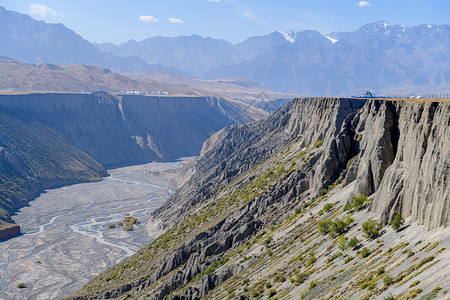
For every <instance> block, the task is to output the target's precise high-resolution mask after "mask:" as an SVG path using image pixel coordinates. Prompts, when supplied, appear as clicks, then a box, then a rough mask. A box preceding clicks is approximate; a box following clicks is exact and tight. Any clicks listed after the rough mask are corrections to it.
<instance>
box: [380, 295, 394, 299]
mask: <svg viewBox="0 0 450 300" xmlns="http://www.w3.org/2000/svg"><path fill="white" fill-rule="evenodd" d="M383 299H384V300H395V297H394V295H392V294H389V295H387V296H386V297H383Z"/></svg>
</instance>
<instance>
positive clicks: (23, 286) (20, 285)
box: [17, 282, 27, 289]
mask: <svg viewBox="0 0 450 300" xmlns="http://www.w3.org/2000/svg"><path fill="white" fill-rule="evenodd" d="M17 287H18V288H19V289H24V288H26V287H27V286H26V285H25V283H23V282H19V283H18V284H17Z"/></svg>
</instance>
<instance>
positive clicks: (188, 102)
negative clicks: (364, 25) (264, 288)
mask: <svg viewBox="0 0 450 300" xmlns="http://www.w3.org/2000/svg"><path fill="white" fill-rule="evenodd" d="M0 107H2V109H3V108H18V109H21V110H24V111H26V112H30V113H32V114H33V115H35V116H36V117H37V118H38V119H39V120H40V121H41V122H43V123H44V124H47V125H48V126H50V127H51V128H53V129H56V130H57V131H59V132H60V133H61V134H62V135H63V136H65V138H66V139H67V141H68V142H70V143H71V144H72V145H74V146H75V147H77V148H78V149H81V150H82V151H84V152H85V153H87V154H89V155H90V156H92V157H93V158H94V159H96V160H98V161H99V162H101V163H102V164H104V165H117V164H121V165H123V164H138V163H145V162H150V161H153V160H170V159H176V158H178V157H180V156H195V155H198V154H199V153H200V150H201V147H202V143H203V142H204V141H205V140H206V139H207V138H209V136H211V135H212V134H213V133H215V132H216V131H218V130H220V129H222V128H223V127H225V126H227V125H231V124H242V123H247V122H251V121H254V120H256V119H258V118H262V117H264V116H265V115H267V114H266V113H264V112H262V111H259V110H257V109H255V108H252V107H250V106H248V105H245V104H242V103H240V102H232V101H227V100H224V99H216V98H207V97H171V96H165V97H159V96H129V95H127V96H126V95H124V96H114V95H92V94H58V93H47V94H23V95H0Z"/></svg>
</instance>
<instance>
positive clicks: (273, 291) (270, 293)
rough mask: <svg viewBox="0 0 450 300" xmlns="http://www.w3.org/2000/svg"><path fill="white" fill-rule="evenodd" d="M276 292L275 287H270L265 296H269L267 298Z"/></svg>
mask: <svg viewBox="0 0 450 300" xmlns="http://www.w3.org/2000/svg"><path fill="white" fill-rule="evenodd" d="M276 294H277V291H276V290H275V289H270V290H269V292H268V293H267V296H269V298H271V297H273V296H275V295H276Z"/></svg>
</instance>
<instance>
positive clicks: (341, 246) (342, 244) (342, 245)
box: [338, 234, 348, 250]
mask: <svg viewBox="0 0 450 300" xmlns="http://www.w3.org/2000/svg"><path fill="white" fill-rule="evenodd" d="M338 247H339V249H341V250H345V249H347V247H348V243H347V238H346V237H345V235H344V234H341V236H340V237H339V246H338Z"/></svg>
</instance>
